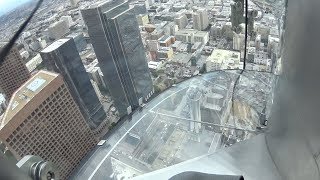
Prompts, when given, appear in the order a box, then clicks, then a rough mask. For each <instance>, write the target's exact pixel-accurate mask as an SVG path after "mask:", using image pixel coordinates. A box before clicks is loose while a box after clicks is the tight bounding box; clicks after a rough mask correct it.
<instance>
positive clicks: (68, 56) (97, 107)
mask: <svg viewBox="0 0 320 180" xmlns="http://www.w3.org/2000/svg"><path fill="white" fill-rule="evenodd" d="M41 57H42V59H43V63H44V65H45V66H46V67H47V69H48V70H50V71H55V72H57V73H60V74H62V76H63V78H64V80H65V81H66V84H67V86H68V88H69V89H70V92H71V94H72V96H73V97H74V99H75V101H76V102H77V103H78V105H79V107H80V110H81V112H82V113H83V114H84V116H85V118H86V119H87V120H88V124H89V125H90V127H92V128H96V127H97V126H98V125H99V124H100V123H101V122H102V121H103V120H104V119H105V118H106V113H105V111H104V109H103V106H102V104H101V102H100V101H99V98H98V97H97V94H96V93H95V91H94V89H93V86H92V84H91V82H90V78H89V75H88V73H87V72H86V70H85V68H84V65H83V63H82V61H81V58H80V56H79V53H78V51H77V48H76V45H75V43H74V40H73V39H72V38H70V39H60V40H58V41H55V42H54V43H52V44H51V45H50V46H48V47H47V48H45V49H44V50H43V51H42V52H41Z"/></svg>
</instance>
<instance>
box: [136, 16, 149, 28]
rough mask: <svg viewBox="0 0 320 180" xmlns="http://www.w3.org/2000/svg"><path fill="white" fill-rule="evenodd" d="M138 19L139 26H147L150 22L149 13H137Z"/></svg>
mask: <svg viewBox="0 0 320 180" xmlns="http://www.w3.org/2000/svg"><path fill="white" fill-rule="evenodd" d="M137 21H138V24H139V26H145V25H146V24H148V23H149V16H148V14H139V15H137Z"/></svg>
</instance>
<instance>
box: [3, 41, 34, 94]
mask: <svg viewBox="0 0 320 180" xmlns="http://www.w3.org/2000/svg"><path fill="white" fill-rule="evenodd" d="M3 46H5V43H0V51H1V49H2V48H3ZM29 77H30V74H29V71H28V69H27V67H26V65H25V64H24V62H23V59H22V57H21V55H20V53H19V50H18V48H17V47H16V46H14V47H13V48H12V49H11V50H10V52H9V54H8V55H7V57H6V58H5V59H4V61H3V63H2V64H0V93H1V92H2V93H4V94H5V95H6V97H7V99H10V97H11V95H12V94H13V93H14V91H15V90H16V89H18V88H19V87H20V86H21V85H22V84H23V83H25V82H26V81H27V80H28V79H29Z"/></svg>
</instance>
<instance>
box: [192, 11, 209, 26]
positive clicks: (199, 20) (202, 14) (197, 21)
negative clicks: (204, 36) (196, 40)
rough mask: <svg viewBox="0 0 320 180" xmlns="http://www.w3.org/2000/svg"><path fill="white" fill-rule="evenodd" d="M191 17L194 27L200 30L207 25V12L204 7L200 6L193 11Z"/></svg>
mask: <svg viewBox="0 0 320 180" xmlns="http://www.w3.org/2000/svg"><path fill="white" fill-rule="evenodd" d="M192 19H193V28H194V29H197V30H199V31H202V30H205V29H206V28H207V27H208V26H209V18H208V12H207V10H206V9H204V8H200V9H198V10H197V11H196V12H195V13H193V15H192Z"/></svg>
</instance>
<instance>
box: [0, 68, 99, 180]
mask: <svg viewBox="0 0 320 180" xmlns="http://www.w3.org/2000/svg"><path fill="white" fill-rule="evenodd" d="M0 139H1V141H2V142H4V143H5V145H6V146H7V147H8V148H9V149H10V150H11V152H12V153H13V155H14V156H15V158H17V159H18V160H20V159H21V158H22V157H24V156H26V155H38V156H40V157H42V158H43V159H45V160H48V161H51V162H53V163H54V164H55V165H56V166H57V167H58V169H59V171H60V172H59V173H60V177H61V179H67V178H68V176H69V175H70V173H71V172H72V171H73V170H74V169H75V168H76V167H77V165H78V164H79V162H80V161H81V159H82V158H83V157H84V156H85V155H86V154H87V153H88V152H89V151H90V150H91V149H92V148H93V147H94V146H95V144H96V143H97V140H96V139H95V138H94V136H93V133H92V131H91V130H90V128H89V126H88V125H87V123H86V122H85V120H84V118H83V116H82V114H81V113H80V110H79V107H78V106H77V105H76V103H75V101H74V100H73V98H72V96H71V94H70V92H69V90H68V89H67V86H66V84H65V83H64V81H63V78H62V76H61V75H59V74H55V73H50V72H47V71H40V72H38V73H37V74H36V75H34V76H33V77H32V78H30V79H29V80H28V81H27V82H26V83H25V84H23V85H22V86H21V87H20V88H19V89H18V90H17V91H16V92H15V93H14V94H13V96H12V98H11V100H10V102H9V105H8V108H7V110H6V112H5V114H4V117H3V119H2V120H1V122H0Z"/></svg>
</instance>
